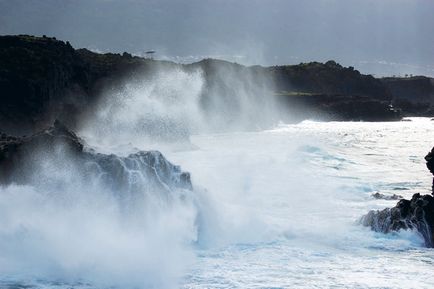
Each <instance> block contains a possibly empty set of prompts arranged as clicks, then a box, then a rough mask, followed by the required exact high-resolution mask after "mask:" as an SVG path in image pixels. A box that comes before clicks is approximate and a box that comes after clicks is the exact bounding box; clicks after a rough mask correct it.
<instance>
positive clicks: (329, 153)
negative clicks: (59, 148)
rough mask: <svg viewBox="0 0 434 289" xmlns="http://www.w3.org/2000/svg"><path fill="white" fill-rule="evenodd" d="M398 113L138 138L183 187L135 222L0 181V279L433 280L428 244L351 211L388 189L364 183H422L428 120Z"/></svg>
mask: <svg viewBox="0 0 434 289" xmlns="http://www.w3.org/2000/svg"><path fill="white" fill-rule="evenodd" d="M410 120H411V121H402V122H387V123H379V122H378V123H365V122H315V121H304V122H302V123H299V124H291V125H287V124H280V125H279V126H276V127H275V128H273V129H269V130H263V131H256V132H238V133H237V132H232V133H226V134H201V135H193V136H192V137H191V145H186V146H182V147H177V148H176V149H174V148H173V147H172V148H171V147H156V145H154V147H153V146H152V145H151V146H149V147H140V149H160V150H162V152H163V154H164V155H165V156H166V157H167V158H168V159H169V160H170V161H171V162H172V163H174V164H177V165H180V166H181V167H182V169H183V170H185V171H188V172H190V173H191V176H192V182H193V186H194V187H195V191H194V197H188V198H179V199H177V200H176V202H175V203H174V204H170V206H169V205H164V206H161V205H159V204H160V203H159V202H155V206H159V207H158V209H155V208H154V209H152V208H146V209H147V210H149V212H148V213H147V214H145V215H146V216H143V218H144V220H145V221H140V222H139V221H137V218H134V221H131V220H130V219H128V218H127V220H125V218H122V217H119V212H117V211H116V210H113V209H110V208H112V207H111V205H112V203H111V202H110V200H104V202H103V201H101V199H97V200H95V199H92V200H91V201H89V200H88V199H87V197H86V198H85V199H84V200H86V202H84V204H86V206H85V207H86V208H85V209H83V208H82V207H81V206H79V205H76V206H73V208H72V209H71V208H70V207H68V206H67V207H64V208H62V210H53V209H52V208H53V207H55V206H56V205H57V203H53V204H51V203H50V202H48V204H47V201H46V199H41V197H40V195H39V192H38V191H37V190H35V189H34V188H32V187H17V186H11V187H6V188H1V189H0V190H1V193H2V194H1V195H2V197H1V198H0V209H1V211H0V216H1V220H0V224H1V225H0V273H1V274H0V279H1V281H0V288H86V289H87V288H433V287H434V276H433V274H432V270H433V267H434V250H432V249H427V248H424V247H423V240H422V238H421V237H420V236H419V235H418V233H417V232H411V231H403V232H398V233H393V234H387V235H385V234H381V233H375V232H372V231H370V230H369V228H365V227H362V226H361V225H359V224H358V220H359V219H360V217H361V216H363V215H364V214H366V213H367V212H368V211H369V210H372V209H382V208H385V207H391V206H394V205H395V203H396V202H397V201H389V200H377V199H374V198H373V197H372V196H371V195H372V194H373V193H376V192H379V193H382V194H385V195H392V194H398V195H401V196H403V197H405V198H409V197H411V196H412V194H413V193H416V192H419V193H429V192H430V189H431V184H432V183H431V182H432V176H431V175H430V173H429V172H428V170H427V169H426V167H425V161H424V159H423V157H424V156H425V155H426V154H427V153H428V151H429V150H430V149H431V148H432V146H434V121H431V120H430V119H428V118H412V119H410ZM87 141H88V142H89V143H92V140H90V139H87ZM123 149H124V150H125V148H123ZM128 149H129V148H127V149H126V150H128ZM106 150H110V148H106ZM17 193H19V194H18V196H19V197H17ZM80 200H83V199H80ZM95 203H97V204H98V205H97V206H95V205H94V204H95ZM79 204H81V203H79ZM107 208H109V209H107ZM53 219H54V220H53ZM125 224H127V225H125ZM59 228H66V229H64V230H62V229H59ZM84 248H85V249H84ZM23 260H24V261H23Z"/></svg>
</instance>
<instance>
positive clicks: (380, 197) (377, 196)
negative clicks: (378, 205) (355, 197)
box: [372, 192, 402, 200]
mask: <svg viewBox="0 0 434 289" xmlns="http://www.w3.org/2000/svg"><path fill="white" fill-rule="evenodd" d="M372 197H374V198H375V199H377V200H400V199H402V196H400V195H397V194H393V195H391V196H390V195H385V194H380V193H378V192H377V193H375V194H372Z"/></svg>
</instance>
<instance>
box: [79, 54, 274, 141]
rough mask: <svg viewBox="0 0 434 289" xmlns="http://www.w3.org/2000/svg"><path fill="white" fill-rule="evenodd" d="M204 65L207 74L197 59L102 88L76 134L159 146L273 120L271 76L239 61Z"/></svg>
mask: <svg viewBox="0 0 434 289" xmlns="http://www.w3.org/2000/svg"><path fill="white" fill-rule="evenodd" d="M206 61H207V60H205V62H206ZM205 65H209V66H210V68H209V71H208V74H209V75H205V72H204V71H203V70H202V68H201V67H200V66H199V65H197V66H195V65H192V66H186V67H181V66H170V67H157V68H155V69H152V70H151V71H150V72H147V73H144V74H143V75H139V76H137V77H136V79H135V80H133V81H127V82H126V83H125V84H124V85H123V86H122V87H121V88H119V89H112V90H109V91H106V92H104V93H103V94H102V97H101V101H100V102H99V103H98V106H97V109H96V111H95V112H92V113H91V114H90V115H88V116H87V117H86V118H84V120H83V121H82V125H81V128H80V129H79V134H80V135H83V136H84V137H85V138H86V139H87V140H88V141H90V142H92V140H95V142H97V143H98V144H99V145H100V144H104V145H112V146H113V145H126V144H131V145H136V146H137V147H140V148H142V149H143V148H146V146H147V145H153V146H154V147H155V148H156V149H160V148H159V147H158V145H161V143H163V144H164V143H177V142H188V139H189V136H190V135H192V134H203V133H212V132H229V131H246V130H258V129H264V128H270V127H272V125H275V124H277V123H278V121H279V115H278V113H277V107H276V104H275V99H274V96H273V85H272V81H271V79H269V78H267V77H266V76H265V75H264V76H262V75H261V72H257V73H256V72H252V71H250V70H247V69H246V68H244V67H242V66H235V68H234V67H233V65H226V63H223V64H221V63H214V61H209V63H207V64H205ZM234 69H237V70H234ZM96 140H97V141H96ZM156 144H158V145H156Z"/></svg>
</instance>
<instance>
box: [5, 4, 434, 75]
mask: <svg viewBox="0 0 434 289" xmlns="http://www.w3.org/2000/svg"><path fill="white" fill-rule="evenodd" d="M18 33H25V34H36V35H42V34H46V35H50V36H56V37H57V38H60V39H63V40H69V41H70V42H71V44H72V45H73V46H74V47H77V48H78V47H88V48H92V49H98V50H101V51H117V52H122V51H129V52H132V53H142V52H143V51H145V50H148V49H155V50H157V51H158V55H159V57H160V58H164V57H168V58H170V59H174V60H179V61H189V60H195V59H198V58H201V57H207V56H213V57H219V58H225V59H228V60H232V61H237V62H240V63H244V64H264V65H271V64H288V63H289V64H293V63H299V62H302V61H304V62H305V61H312V60H319V61H325V60H328V59H335V60H337V61H338V62H341V63H343V64H345V65H353V66H355V67H357V68H359V69H360V70H362V71H364V72H367V73H374V74H405V73H412V74H429V75H434V0H298V1H295V0H140V1H139V0H122V1H121V0H0V34H18Z"/></svg>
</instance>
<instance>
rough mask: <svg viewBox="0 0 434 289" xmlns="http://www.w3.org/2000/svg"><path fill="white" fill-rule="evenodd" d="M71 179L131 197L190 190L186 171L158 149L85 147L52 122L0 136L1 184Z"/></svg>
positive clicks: (53, 183) (57, 182) (61, 182)
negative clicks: (118, 151) (124, 152)
mask: <svg viewBox="0 0 434 289" xmlns="http://www.w3.org/2000/svg"><path fill="white" fill-rule="evenodd" d="M65 175H67V176H68V177H65ZM71 175H72V177H71ZM71 178H72V179H71ZM72 180H74V181H77V183H80V184H87V185H89V186H91V185H92V184H94V183H95V182H99V184H100V185H103V186H104V187H106V188H107V189H109V190H111V191H113V192H114V193H130V194H136V195H138V194H143V193H145V192H146V191H151V190H156V191H157V190H158V191H162V192H167V193H169V192H170V191H172V190H176V189H188V190H191V189H192V185H191V182H190V175H189V174H188V173H186V172H182V171H181V169H180V168H179V167H178V166H174V165H172V164H171V163H170V162H168V161H167V160H166V159H165V158H164V156H163V155H162V154H161V153H160V152H157V151H146V152H145V151H141V152H138V153H134V154H130V155H129V156H127V157H119V156H116V155H113V154H111V155H106V154H99V153H94V152H92V151H86V150H85V149H84V146H83V141H82V140H80V138H78V137H77V136H76V135H75V134H74V133H73V132H71V131H69V130H68V129H67V128H66V127H65V126H64V125H62V124H61V123H60V122H58V121H56V122H55V124H54V126H52V127H50V128H49V129H47V130H44V131H41V132H39V133H36V134H34V135H32V136H29V137H10V136H7V135H6V134H1V138H0V183H1V184H3V185H7V184H11V183H17V184H50V186H51V187H59V186H63V185H65V182H68V181H72Z"/></svg>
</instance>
